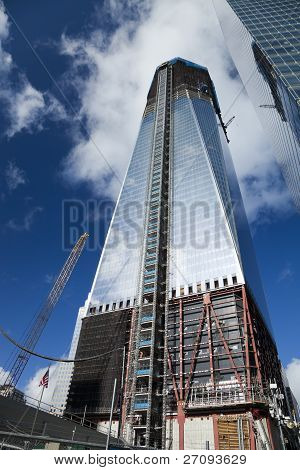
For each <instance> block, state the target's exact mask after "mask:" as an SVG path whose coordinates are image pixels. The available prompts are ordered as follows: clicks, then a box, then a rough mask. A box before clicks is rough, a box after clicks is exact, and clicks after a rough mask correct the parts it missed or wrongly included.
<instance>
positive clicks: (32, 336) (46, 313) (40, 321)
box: [3, 233, 89, 394]
mask: <svg viewBox="0 0 300 470" xmlns="http://www.w3.org/2000/svg"><path fill="white" fill-rule="evenodd" d="M88 236H89V235H88V233H84V234H83V235H81V237H80V238H79V239H78V241H77V243H76V244H75V245H74V247H73V249H72V251H71V253H70V255H69V257H68V259H67V261H66V262H65V264H64V266H63V268H62V270H61V272H60V274H59V275H58V277H57V278H56V280H55V282H54V284H53V287H52V289H51V291H50V292H49V294H48V297H47V299H46V301H45V302H44V304H43V306H42V308H41V309H40V310H39V312H38V314H37V315H36V316H35V317H34V320H33V324H32V326H31V327H30V329H29V330H28V332H27V333H26V334H25V340H24V342H23V345H24V346H25V348H27V349H28V350H31V351H33V350H34V348H35V346H36V344H37V342H38V340H39V338H40V336H41V334H42V332H43V330H44V328H45V326H46V324H47V322H48V320H49V318H50V316H51V313H52V311H53V309H54V307H55V305H56V304H57V302H58V300H59V298H60V296H61V294H62V292H63V290H64V288H65V286H66V284H67V282H68V280H69V277H70V276H71V274H72V271H73V269H74V268H75V265H76V263H77V261H78V259H79V256H80V255H81V252H82V250H83V247H84V245H85V242H86V240H87V238H88ZM29 358H30V352H27V351H21V352H16V353H15V354H14V356H13V359H12V363H13V365H12V367H11V368H10V373H9V375H8V376H7V378H6V380H5V382H4V387H3V388H5V389H7V393H8V394H9V393H10V390H11V389H12V388H15V387H16V385H17V383H18V381H19V379H20V377H21V375H22V373H23V371H24V369H25V367H26V365H27V363H28V361H29Z"/></svg>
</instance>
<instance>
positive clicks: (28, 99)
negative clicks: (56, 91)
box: [0, 0, 66, 138]
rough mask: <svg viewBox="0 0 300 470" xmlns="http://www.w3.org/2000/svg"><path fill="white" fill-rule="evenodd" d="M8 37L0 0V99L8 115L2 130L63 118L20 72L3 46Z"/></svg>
mask: <svg viewBox="0 0 300 470" xmlns="http://www.w3.org/2000/svg"><path fill="white" fill-rule="evenodd" d="M8 38H9V21H8V17H7V15H6V13H5V8H4V5H3V3H2V2H1V0H0V73H1V76H0V100H1V101H2V102H3V103H4V105H5V107H6V118H7V119H8V128H7V130H6V132H5V134H6V135H7V136H8V137H9V138H11V137H13V136H14V135H15V134H16V133H17V132H21V131H25V130H26V131H28V132H33V131H39V130H42V129H43V122H44V120H45V118H49V119H52V120H58V119H65V118H66V113H65V110H64V108H63V106H62V105H61V104H60V103H59V102H58V100H57V99H56V98H55V97H54V96H53V95H52V94H51V93H50V92H44V93H42V92H41V91H39V90H37V89H36V88H34V87H33V86H32V85H31V83H30V82H29V81H28V79H27V77H26V76H25V75H24V74H22V73H21V72H19V70H18V68H17V66H16V64H15V63H14V62H13V59H12V56H11V54H9V53H8V52H6V51H5V49H4V45H5V42H6V41H7V40H8Z"/></svg>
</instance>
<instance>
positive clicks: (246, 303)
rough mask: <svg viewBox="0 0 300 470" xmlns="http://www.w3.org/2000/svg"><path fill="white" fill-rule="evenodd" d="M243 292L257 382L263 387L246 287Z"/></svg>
mask: <svg viewBox="0 0 300 470" xmlns="http://www.w3.org/2000/svg"><path fill="white" fill-rule="evenodd" d="M242 291H243V299H245V309H246V316H247V320H248V325H249V330H250V337H251V343H252V347H253V353H254V360H255V365H256V368H257V380H258V383H259V384H260V386H261V387H262V386H263V384H262V377H261V370H260V364H259V360H258V354H257V348H256V343H255V338H254V333H253V325H252V319H251V315H250V312H249V306H248V300H247V292H246V289H245V286H243V287H242Z"/></svg>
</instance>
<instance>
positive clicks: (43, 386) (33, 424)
mask: <svg viewBox="0 0 300 470" xmlns="http://www.w3.org/2000/svg"><path fill="white" fill-rule="evenodd" d="M49 371H50V365H49V367H48V370H47V372H46V374H47V373H48V380H49ZM46 374H45V375H46ZM45 375H44V376H43V378H42V380H43V379H44V377H45ZM40 384H41V383H40ZM46 386H47V387H48V383H47V384H46V383H43V384H42V393H41V396H40V399H39V403H38V407H37V409H36V412H35V416H34V420H33V423H32V428H31V433H30V435H31V436H32V435H33V431H34V428H35V424H36V420H37V416H38V413H39V411H40V407H41V402H42V398H43V394H44V390H45V388H46Z"/></svg>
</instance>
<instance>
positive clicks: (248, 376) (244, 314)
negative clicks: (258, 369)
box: [242, 286, 251, 400]
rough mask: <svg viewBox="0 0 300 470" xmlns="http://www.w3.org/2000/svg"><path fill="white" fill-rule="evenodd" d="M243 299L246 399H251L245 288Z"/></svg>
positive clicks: (243, 288)
mask: <svg viewBox="0 0 300 470" xmlns="http://www.w3.org/2000/svg"><path fill="white" fill-rule="evenodd" d="M242 298H243V323H244V341H245V363H246V377H247V397H248V400H250V399H251V373H250V357H249V337H248V320H247V302H246V292H245V287H244V286H243V287H242Z"/></svg>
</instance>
